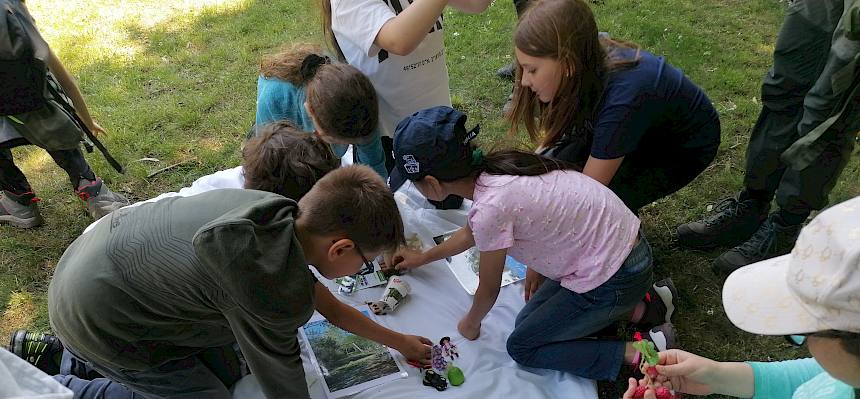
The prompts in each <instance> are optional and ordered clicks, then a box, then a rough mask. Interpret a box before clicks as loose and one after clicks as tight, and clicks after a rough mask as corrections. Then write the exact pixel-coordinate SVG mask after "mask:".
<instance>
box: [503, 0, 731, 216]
mask: <svg viewBox="0 0 860 399" xmlns="http://www.w3.org/2000/svg"><path fill="white" fill-rule="evenodd" d="M514 45H515V49H514V50H515V53H516V60H517V73H516V76H517V77H516V80H515V95H514V101H513V107H512V109H511V112H510V113H509V114H508V118H509V119H510V120H511V122H512V126H511V132H517V131H518V130H519V128H520V127H521V126H524V127H525V130H526V132H527V133H528V135H529V137H531V138H532V140H534V141H536V142H537V143H538V144H539V151H540V152H541V153H542V154H545V155H547V156H550V157H553V158H557V159H562V160H565V161H568V162H572V163H574V164H577V165H580V166H581V167H582V168H583V173H585V174H586V175H588V176H590V177H592V178H594V179H595V180H597V181H599V182H601V183H603V184H604V185H607V186H609V188H611V189H612V191H614V192H615V193H616V194H617V195H618V196H619V197H620V198H621V200H622V201H624V203H625V204H626V205H627V206H628V207H629V208H630V209H631V210H633V211H634V213H637V212H638V211H639V209H640V208H642V207H643V206H645V205H648V204H650V203H652V202H654V201H656V200H657V199H659V198H662V197H665V196H666V195H669V194H671V193H673V192H675V191H677V190H679V189H680V188H682V187H684V186H686V185H687V184H688V183H690V182H691V181H692V180H693V179H694V178H695V177H696V176H698V175H699V173H701V172H702V171H703V170H704V169H705V168H706V167H707V166H708V165H709V164H710V163H711V161H712V160H713V159H714V156H715V155H716V152H717V148H718V147H719V144H720V121H719V117H718V115H717V112H716V111H715V110H714V107H713V104H712V103H711V101H710V100H709V99H708V97H707V96H706V95H705V93H704V92H703V91H702V89H701V88H699V87H698V86H696V85H695V84H694V83H693V82H691V81H690V80H689V79H688V78H687V77H686V76H684V74H683V72H682V71H681V70H679V69H677V68H675V67H673V66H672V65H670V64H669V63H667V62H666V60H665V59H663V58H662V57H657V56H655V55H653V54H651V53H649V52H647V51H644V50H641V49H639V48H638V47H637V46H636V45H635V44H632V43H629V42H623V41H618V40H613V39H610V38H609V37H608V35H605V34H598V30H597V24H596V22H595V19H594V15H593V14H592V12H591V9H590V8H589V6H588V4H586V2H585V1H583V0H536V1H533V2H532V4H531V5H530V7H529V8H528V9H527V10H526V12H525V13H524V14H523V16H522V18H521V19H520V21H519V23H518V24H517V28H516V31H515V33H514Z"/></svg>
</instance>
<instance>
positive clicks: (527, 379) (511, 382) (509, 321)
mask: <svg viewBox="0 0 860 399" xmlns="http://www.w3.org/2000/svg"><path fill="white" fill-rule="evenodd" d="M351 159H352V157H351V156H350V155H349V153H347V155H345V156H344V157H343V160H351ZM343 163H344V164H348V163H349V162H348V161H345V162H343ZM243 181H244V178H243V176H242V168H241V167H236V168H233V169H227V170H223V171H220V172H217V173H214V174H211V175H207V176H203V177H201V178H199V179H197V180H196V181H195V182H194V183H193V184H192V185H191V187H186V188H183V189H181V190H179V192H173V193H165V194H162V195H160V196H158V197H156V198H153V199H151V200H148V201H145V202H151V201H157V200H160V199H162V198H168V197H174V196H191V195H195V194H200V193H203V192H206V191H209V190H214V189H218V188H242V186H243ZM395 198H396V199H397V201H398V206H399V207H400V211H401V214H402V216H403V221H404V224H405V227H406V232H407V235H411V234H413V233H415V234H418V235H419V237H420V238H421V240H422V242H423V243H424V246H425V248H427V247H429V246H430V245H433V239H432V238H433V237H434V236H437V235H440V234H442V233H445V232H448V231H451V230H454V229H457V228H459V227H460V226H463V225H464V224H465V223H466V211H465V209H468V206H469V205H470V202H469V201H466V203H465V204H464V207H463V208H464V210H447V211H440V210H436V209H434V208H432V206H430V204H429V203H428V202H427V201H426V200H425V199H424V197H422V196H421V194H420V193H418V191H417V190H416V189H415V188H414V186H413V185H412V184H409V183H407V184H405V185H404V186H403V187H402V188H401V189H400V190H399V191H398V192H397V194H395ZM135 205H137V204H135ZM131 206H134V205H131ZM95 223H98V222H95ZM95 223H93V225H94V224H95ZM91 227H92V225H90V227H88V228H87V230H89V228H91ZM405 278H406V279H407V281H408V282H409V284H410V285H411V286H412V294H410V295H409V296H408V297H407V299H406V301H405V302H404V303H403V304H401V305H400V306H399V307H398V308H397V310H396V311H395V312H393V313H390V314H388V315H385V316H379V317H377V320H378V321H379V322H380V323H381V324H382V325H384V326H386V327H388V328H390V329H392V330H395V331H400V332H403V333H406V334H415V335H421V336H425V337H427V338H430V339H431V340H436V341H438V340H439V339H440V338H442V337H444V336H450V337H451V338H452V340H453V341H454V343H455V344H456V345H457V347H458V349H459V352H460V359H459V360H458V361H457V362H456V363H457V366H458V367H460V368H461V369H462V370H463V372H464V373H465V375H466V383H465V384H463V385H462V386H459V387H449V388H448V390H446V391H444V392H437V391H436V390H435V389H433V388H429V387H425V386H423V385H422V384H421V375H420V373H419V372H418V370H417V369H415V368H410V370H409V378H407V379H403V380H397V381H393V382H389V383H387V384H385V385H382V386H380V387H378V388H372V389H370V390H367V391H364V392H362V393H359V394H356V395H354V396H353V398H356V399H370V398H384V399H398V398H404V399H424V398H427V399H439V398H499V399H513V398H529V399H551V398H582V399H591V398H597V391H596V388H595V384H594V382H593V381H591V380H587V379H583V378H579V377H575V376H573V375H571V374H566V373H561V372H557V371H548V370H539V369H526V368H523V367H520V366H518V365H517V364H516V363H515V362H514V361H513V360H512V359H511V357H510V356H508V353H507V350H506V349H505V341H506V340H507V337H508V335H509V334H510V333H511V331H512V330H513V327H514V320H515V318H516V315H517V313H518V312H519V311H520V309H522V307H523V305H524V304H525V302H524V301H523V287H522V284H521V283H516V284H512V285H509V286H507V287H503V288H502V289H501V292H500V293H499V298H498V300H497V301H496V305H495V306H494V307H493V309H492V310H491V311H490V313H489V314H488V315H487V317H486V318H485V319H484V321H483V323H482V326H481V336H480V338H478V339H477V340H475V341H467V340H466V339H464V338H463V337H462V336H460V334H459V333H458V332H457V322H459V321H460V318H462V316H463V315H464V314H466V312H467V311H468V309H469V307H470V306H471V304H472V297H471V296H470V295H468V294H467V293H466V291H464V290H463V288H462V287H461V286H460V284H459V283H458V282H457V280H456V279H455V277H454V275H453V274H452V273H451V271H450V270H449V269H448V267H447V266H446V265H445V264H444V262H443V261H438V262H434V263H431V264H429V265H426V266H423V267H421V268H419V269H416V270H413V271H411V272H409V273H408V274H406V275H405ZM320 281H323V282H324V283H326V285H328V286H329V287H330V288H331V289H333V291H335V292H336V291H337V289H336V287H335V286H334V283H332V282H327V281H326V280H325V279H323V278H320ZM383 287H384V286H380V287H377V288H369V289H366V290H361V291H358V292H357V293H356V294H355V295H354V296H351V297H346V296H341V295H338V294H335V295H337V297H338V298H339V299H341V300H342V301H344V302H346V303H349V304H352V305H354V306H356V307H360V306H364V305H363V303H364V301H366V300H377V299H379V297H380V296H381V293H382V290H383ZM302 361H303V363H304V364H305V367H306V370H305V372H306V374H307V378H308V381H309V390H310V393H311V397H312V398H314V399H323V398H325V394H324V392H323V389H322V386H321V385H322V384H320V382H319V377H318V374H317V373H316V371H314V370H308V369H307V368H308V367H310V366H309V365H310V362H309V361H308V357H307V348H306V347H304V345H303V348H302ZM233 397H234V398H236V399H253V398H263V397H264V396H263V394H262V392H261V391H260V387H259V385H258V384H257V382H256V380H255V379H254V377H253V375H251V376H248V377H246V378H244V379H243V380H241V381H239V383H238V384H237V385H236V387H235V388H234V395H233Z"/></svg>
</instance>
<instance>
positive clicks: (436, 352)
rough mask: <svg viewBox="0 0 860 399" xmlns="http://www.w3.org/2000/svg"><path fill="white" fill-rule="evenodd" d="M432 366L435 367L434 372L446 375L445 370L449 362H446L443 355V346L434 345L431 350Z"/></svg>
mask: <svg viewBox="0 0 860 399" xmlns="http://www.w3.org/2000/svg"><path fill="white" fill-rule="evenodd" d="M430 365H431V366H432V367H433V370H436V371H438V372H439V373H444V372H445V369H447V368H448V362H447V361H446V360H445V355H443V354H442V347H441V346H439V345H433V347H432V348H430Z"/></svg>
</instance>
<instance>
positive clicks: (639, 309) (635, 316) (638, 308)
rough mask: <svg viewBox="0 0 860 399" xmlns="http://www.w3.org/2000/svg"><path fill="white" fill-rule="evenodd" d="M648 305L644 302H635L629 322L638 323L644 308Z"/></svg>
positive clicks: (643, 313)
mask: <svg viewBox="0 0 860 399" xmlns="http://www.w3.org/2000/svg"><path fill="white" fill-rule="evenodd" d="M647 307H648V306H647V305H645V302H641V301H640V302H639V303H637V304H636V307H635V308H633V314H632V315H631V316H630V322H632V323H638V322H639V321H641V320H642V316H644V315H645V308H647Z"/></svg>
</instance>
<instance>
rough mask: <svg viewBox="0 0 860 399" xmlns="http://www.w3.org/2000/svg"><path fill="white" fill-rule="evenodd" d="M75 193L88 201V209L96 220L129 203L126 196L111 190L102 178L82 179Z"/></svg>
mask: <svg viewBox="0 0 860 399" xmlns="http://www.w3.org/2000/svg"><path fill="white" fill-rule="evenodd" d="M75 193H76V194H78V197H80V198H81V199H82V200H84V201H85V202H86V203H87V211H88V212H89V213H90V216H92V217H93V219H95V220H99V219H101V218H102V216H104V215H107V214H108V213H111V212H113V211H115V210H117V209H119V208H122V207H124V206H126V205H128V204H129V201H128V200H127V199H126V198H125V197H123V196H122V195H120V194H117V193H115V192H113V191H111V190H110V189H109V188H108V187H107V185H106V184H104V182H103V181H102V179H100V178H96V179H95V180H89V179H81V181H80V183H79V184H78V188H77V190H75Z"/></svg>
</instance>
